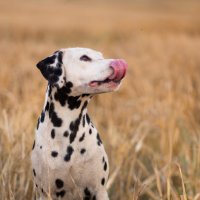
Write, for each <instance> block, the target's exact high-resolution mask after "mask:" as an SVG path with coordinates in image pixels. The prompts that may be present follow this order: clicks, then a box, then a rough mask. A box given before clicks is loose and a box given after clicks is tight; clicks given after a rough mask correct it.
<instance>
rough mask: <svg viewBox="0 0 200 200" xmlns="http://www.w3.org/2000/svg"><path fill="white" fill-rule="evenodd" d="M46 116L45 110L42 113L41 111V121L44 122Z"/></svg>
mask: <svg viewBox="0 0 200 200" xmlns="http://www.w3.org/2000/svg"><path fill="white" fill-rule="evenodd" d="M44 118H45V112H44V111H42V113H41V117H40V122H41V123H43V122H44Z"/></svg>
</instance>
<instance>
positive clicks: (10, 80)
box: [0, 0, 200, 200]
mask: <svg viewBox="0 0 200 200" xmlns="http://www.w3.org/2000/svg"><path fill="white" fill-rule="evenodd" d="M76 46H81V47H89V48H93V49H96V50H98V51H101V52H103V53H104V56H105V57H111V58H124V59H125V60H126V61H127V62H128V64H129V69H128V73H127V76H126V78H125V79H124V81H123V83H122V86H121V88H120V90H119V91H118V92H116V93H112V94H111V93H110V94H102V95H99V96H96V97H94V99H93V101H91V103H90V106H89V111H90V115H91V118H92V120H93V122H94V124H95V126H96V127H97V129H98V130H99V132H100V135H101V138H102V139H103V141H104V145H105V148H106V151H107V153H108V156H109V161H110V168H111V169H110V180H109V182H108V185H107V186H108V191H109V196H110V199H111V200H136V199H140V200H161V199H162V200H165V199H166V200H171V199H172V200H176V199H182V200H186V199H189V200H190V199H191V200H199V199H200V78H199V77H200V1H198V0H171V1H170V0H169V1H167V0H109V1H108V0H107V1H106V0H101V1H97V0H73V1H72V0H57V1H56V0H48V1H47V0H12V1H11V0H4V1H2V0H1V1H0V199H1V200H29V199H32V197H33V183H32V174H31V167H30V152H31V148H32V143H33V138H34V128H35V126H36V123H37V118H38V116H39V114H40V112H41V109H42V106H43V102H44V93H45V90H46V85H47V83H46V81H45V80H44V79H43V77H42V75H41V74H40V72H39V71H38V69H37V68H36V67H35V64H36V63H37V62H38V61H39V60H41V59H43V58H44V57H46V56H48V55H50V54H51V53H53V52H54V51H55V50H57V49H60V48H63V47H76Z"/></svg>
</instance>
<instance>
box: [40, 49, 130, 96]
mask: <svg viewBox="0 0 200 200" xmlns="http://www.w3.org/2000/svg"><path fill="white" fill-rule="evenodd" d="M37 67H38V68H39V69H40V71H41V73H42V74H43V76H44V77H45V78H46V79H47V80H48V81H49V84H51V85H52V86H56V87H58V88H61V87H63V86H65V85H66V83H67V82H71V83H72V88H71V94H72V95H81V94H96V93H103V92H111V91H113V90H116V89H118V88H119V85H120V82H121V80H122V79H123V78H124V76H125V74H126V69H127V64H126V62H125V61H124V60H122V59H105V58H104V57H103V55H102V54H101V53H100V52H97V51H95V50H92V49H87V48H67V49H60V50H59V51H56V52H55V53H54V54H53V55H51V56H49V57H47V58H45V59H44V60H42V61H40V62H39V63H38V64H37Z"/></svg>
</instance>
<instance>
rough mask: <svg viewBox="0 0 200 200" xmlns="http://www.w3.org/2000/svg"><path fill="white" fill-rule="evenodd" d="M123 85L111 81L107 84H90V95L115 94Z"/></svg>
mask: <svg viewBox="0 0 200 200" xmlns="http://www.w3.org/2000/svg"><path fill="white" fill-rule="evenodd" d="M120 85H121V82H120V81H118V82H114V81H109V82H106V83H101V84H99V83H97V84H96V83H95V84H94V83H93V84H92V85H91V84H89V91H90V92H89V93H91V94H100V93H107V92H113V91H117V90H118V89H119V87H120Z"/></svg>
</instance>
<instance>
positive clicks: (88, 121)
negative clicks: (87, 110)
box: [86, 114, 90, 124]
mask: <svg viewBox="0 0 200 200" xmlns="http://www.w3.org/2000/svg"><path fill="white" fill-rule="evenodd" d="M86 120H87V123H88V124H90V117H89V115H88V114H86Z"/></svg>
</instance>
